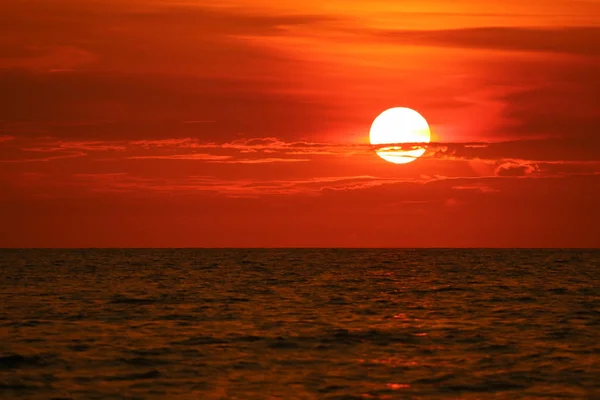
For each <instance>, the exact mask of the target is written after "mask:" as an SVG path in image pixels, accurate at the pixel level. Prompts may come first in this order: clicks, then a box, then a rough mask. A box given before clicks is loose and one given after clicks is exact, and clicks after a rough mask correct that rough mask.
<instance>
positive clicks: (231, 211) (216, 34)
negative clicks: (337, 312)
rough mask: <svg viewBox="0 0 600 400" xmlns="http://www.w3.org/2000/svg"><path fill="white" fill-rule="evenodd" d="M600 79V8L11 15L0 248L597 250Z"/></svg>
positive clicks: (197, 8) (385, 6)
mask: <svg viewBox="0 0 600 400" xmlns="http://www.w3.org/2000/svg"><path fill="white" fill-rule="evenodd" d="M215 3H218V4H219V5H218V6H215ZM599 76H600V1H598V0H587V1H584V0H580V1H578V0H561V1H558V0H545V1H542V0H531V1H522V0H519V1H517V0H505V1H503V2H497V3H495V4H489V2H481V1H474V0H462V1H461V0H458V1H452V2H447V1H441V0H419V1H417V0H415V1H402V2H399V1H393V0H370V1H363V0H333V1H320V0H319V1H317V0H302V1H299V0H289V1H285V2H273V1H270V0H269V1H267V0H258V1H257V0H254V1H250V0H225V1H220V2H214V1H212V2H209V1H203V0H195V1H194V0H180V1H166V0H128V1H124V0H103V1H79V0H77V1H76V0H53V1H47V0H30V1H18V2H3V3H2V4H1V5H0V222H1V223H0V247H113V246H118V247H154V246H157V247H188V246H195V247H196V246H197V247H221V246H228V247H229V246H232V247H256V246H258V247H271V246H278V247H279V246H285V247H297V246H314V247H334V246H335V247H337V246H342V247H348V246H349V247H455V246H458V247H480V246H482V247H598V246H600V227H599V226H600V209H599V207H598V204H599V199H600V150H598V149H599V148H600V97H599V93H600V79H599V78H598V77H599ZM394 106H406V107H411V108H413V109H416V110H418V111H419V112H420V113H421V114H422V115H423V116H424V117H425V118H426V119H427V120H428V121H429V123H430V125H431V128H432V140H433V141H434V142H435V143H434V144H433V145H431V146H430V147H429V149H428V151H427V153H426V154H425V155H424V156H423V157H422V158H420V159H419V160H417V161H415V162H413V163H410V164H406V165H394V164H391V163H387V162H385V161H383V160H382V159H380V158H379V157H377V156H376V155H375V153H374V152H373V151H372V149H371V148H370V147H369V145H368V134H369V127H370V124H371V122H372V121H373V119H374V118H375V117H376V116H377V115H378V114H379V113H380V112H382V111H383V110H385V109H387V108H390V107H394Z"/></svg>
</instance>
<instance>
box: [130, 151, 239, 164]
mask: <svg viewBox="0 0 600 400" xmlns="http://www.w3.org/2000/svg"><path fill="white" fill-rule="evenodd" d="M126 158H127V159H129V160H199V161H213V162H216V161H227V160H230V159H231V156H218V155H214V154H206V153H191V154H170V155H149V156H130V157H126Z"/></svg>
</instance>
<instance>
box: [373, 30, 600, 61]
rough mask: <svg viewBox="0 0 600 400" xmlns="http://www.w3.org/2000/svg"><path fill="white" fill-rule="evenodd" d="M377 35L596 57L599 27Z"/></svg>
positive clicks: (411, 41) (437, 43) (431, 43)
mask: <svg viewBox="0 0 600 400" xmlns="http://www.w3.org/2000/svg"><path fill="white" fill-rule="evenodd" d="M377 36H380V37H383V38H387V39H389V40H393V41H394V43H398V44H407V45H415V44H417V45H428V46H443V47H459V48H472V49H487V50H502V51H527V52H546V53H563V54H574V55H583V56H590V57H597V56H600V44H599V43H600V27H597V26H589V27H563V28H521V27H481V28H465V29H447V30H431V31H423V30H397V31H384V32H379V33H377Z"/></svg>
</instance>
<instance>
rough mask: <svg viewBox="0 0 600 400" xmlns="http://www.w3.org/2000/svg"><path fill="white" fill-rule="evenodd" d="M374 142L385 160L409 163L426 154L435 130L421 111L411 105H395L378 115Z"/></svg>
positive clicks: (375, 123)
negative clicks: (410, 106) (413, 108)
mask: <svg viewBox="0 0 600 400" xmlns="http://www.w3.org/2000/svg"><path fill="white" fill-rule="evenodd" d="M370 141H371V145H372V146H373V147H374V148H375V152H376V153H377V155H378V156H379V157H381V158H382V159H384V160H385V161H389V162H391V163H394V164H406V163H409V162H411V161H415V160H416V159H417V158H419V157H421V156H422V155H423V154H424V153H425V150H426V149H427V143H429V142H430V141H431V132H430V130H429V125H428V124H427V121H426V120H425V118H423V116H422V115H421V114H419V113H418V112H416V111H415V110H412V109H410V108H405V107H395V108H390V109H388V110H385V111H384V112H382V113H381V114H379V116H377V118H375V120H374V121H373V124H372V125H371V131H370Z"/></svg>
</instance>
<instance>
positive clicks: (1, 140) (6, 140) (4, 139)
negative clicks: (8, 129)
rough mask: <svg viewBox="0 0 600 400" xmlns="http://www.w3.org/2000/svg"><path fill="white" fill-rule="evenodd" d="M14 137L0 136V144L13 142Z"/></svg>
mask: <svg viewBox="0 0 600 400" xmlns="http://www.w3.org/2000/svg"><path fill="white" fill-rule="evenodd" d="M14 139H15V137H14V136H8V135H4V136H0V143H2V142H8V141H11V140H14Z"/></svg>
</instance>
